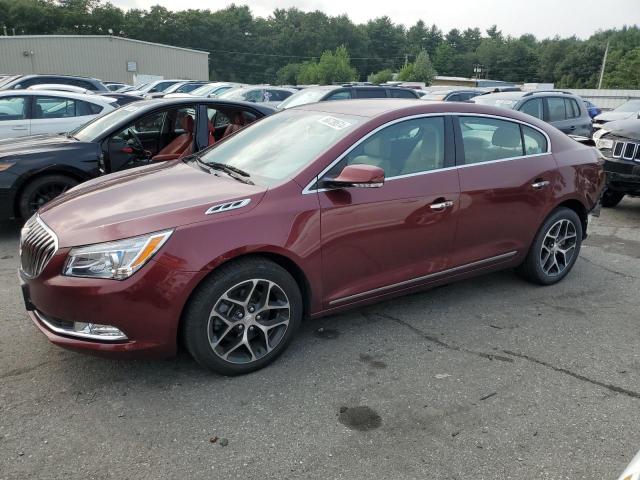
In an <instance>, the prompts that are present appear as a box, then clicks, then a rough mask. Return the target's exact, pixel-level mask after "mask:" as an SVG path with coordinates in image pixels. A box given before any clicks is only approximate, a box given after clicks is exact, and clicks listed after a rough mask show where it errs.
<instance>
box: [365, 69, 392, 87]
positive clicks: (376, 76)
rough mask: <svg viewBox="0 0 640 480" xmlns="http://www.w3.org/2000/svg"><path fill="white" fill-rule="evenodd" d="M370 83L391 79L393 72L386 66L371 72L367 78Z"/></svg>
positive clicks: (379, 82)
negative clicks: (376, 71) (383, 68)
mask: <svg viewBox="0 0 640 480" xmlns="http://www.w3.org/2000/svg"><path fill="white" fill-rule="evenodd" d="M368 80H369V81H370V82H371V83H375V84H381V83H385V82H389V81H391V80H393V72H392V71H391V70H389V69H388V68H387V69H385V70H380V71H379V72H378V73H373V74H371V75H370V76H369V79H368Z"/></svg>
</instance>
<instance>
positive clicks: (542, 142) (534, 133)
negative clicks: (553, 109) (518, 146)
mask: <svg viewBox="0 0 640 480" xmlns="http://www.w3.org/2000/svg"><path fill="white" fill-rule="evenodd" d="M522 136H523V137H524V151H525V155H535V154H538V153H546V152H547V139H546V137H545V136H544V135H543V134H542V133H540V132H539V131H538V130H536V129H534V128H531V127H527V126H525V125H523V126H522Z"/></svg>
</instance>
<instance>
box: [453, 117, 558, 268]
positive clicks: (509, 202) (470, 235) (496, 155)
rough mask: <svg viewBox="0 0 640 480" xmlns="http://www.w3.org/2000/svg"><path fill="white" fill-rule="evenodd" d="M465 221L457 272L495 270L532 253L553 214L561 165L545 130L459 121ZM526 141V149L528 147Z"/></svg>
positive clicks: (473, 119)
mask: <svg viewBox="0 0 640 480" xmlns="http://www.w3.org/2000/svg"><path fill="white" fill-rule="evenodd" d="M458 124H459V131H458V138H459V141H458V146H459V147H460V148H458V149H457V152H458V155H457V162H458V164H459V168H458V173H459V176H460V218H459V223H458V230H457V234H456V240H455V254H454V266H455V267H464V266H469V267H470V268H471V267H475V266H479V265H484V264H486V265H490V264H491V263H499V262H500V261H507V260H509V259H510V258H513V257H514V256H515V255H517V254H518V253H521V252H524V251H527V250H528V249H529V245H530V243H531V241H532V240H533V237H534V235H535V233H536V231H537V229H538V227H539V225H540V222H541V219H542V218H541V216H542V215H543V214H544V212H546V211H548V208H549V205H550V203H551V201H552V197H553V194H552V192H553V186H554V183H555V181H556V178H557V173H556V163H555V160H554V159H553V156H552V155H551V154H550V153H548V152H547V150H548V143H547V139H546V137H545V135H544V134H543V133H541V131H540V130H537V129H534V128H532V127H529V126H526V125H524V124H520V123H516V122H512V121H508V120H506V119H498V118H492V117H479V116H478V117H476V116H460V117H458ZM523 139H524V145H523Z"/></svg>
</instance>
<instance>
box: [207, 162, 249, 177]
mask: <svg viewBox="0 0 640 480" xmlns="http://www.w3.org/2000/svg"><path fill="white" fill-rule="evenodd" d="M207 165H209V166H210V167H212V168H215V169H217V170H223V171H225V172H227V173H229V172H233V173H237V174H238V175H242V176H243V177H250V176H251V175H249V174H248V173H247V172H245V171H244V170H240V169H239V168H238V167H234V166H232V165H227V164H226V163H219V162H211V163H207Z"/></svg>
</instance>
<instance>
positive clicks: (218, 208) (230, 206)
mask: <svg viewBox="0 0 640 480" xmlns="http://www.w3.org/2000/svg"><path fill="white" fill-rule="evenodd" d="M249 203H251V199H250V198H245V199H242V200H234V201H233V202H227V203H221V204H219V205H214V206H213V207H209V209H208V210H207V211H206V212H204V214H205V215H213V214H214V213H222V212H228V211H229V210H235V209H236V208H242V207H246V206H247V205H249Z"/></svg>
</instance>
